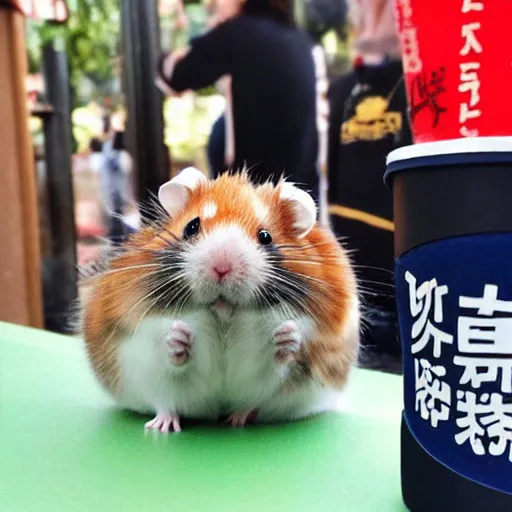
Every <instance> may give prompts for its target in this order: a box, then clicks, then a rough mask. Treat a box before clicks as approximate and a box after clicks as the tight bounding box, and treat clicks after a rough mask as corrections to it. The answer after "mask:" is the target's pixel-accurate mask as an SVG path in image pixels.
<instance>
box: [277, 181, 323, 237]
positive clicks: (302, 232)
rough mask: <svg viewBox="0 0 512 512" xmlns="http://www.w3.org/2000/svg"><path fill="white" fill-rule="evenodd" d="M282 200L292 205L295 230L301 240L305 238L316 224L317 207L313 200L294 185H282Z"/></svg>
mask: <svg viewBox="0 0 512 512" xmlns="http://www.w3.org/2000/svg"><path fill="white" fill-rule="evenodd" d="M280 189H281V191H280V198H281V199H282V200H285V201H289V202H290V203H291V204H292V208H293V214H294V222H293V225H292V228H293V230H294V231H295V232H296V234H297V236H298V237H299V238H302V237H305V236H306V235H307V234H308V233H309V232H310V231H311V229H313V226H314V225H315V223H316V205H315V201H314V200H313V198H312V197H311V196H310V195H309V194H308V193H307V192H305V191H304V190H301V189H300V188H297V187H296V186H295V185H293V184H292V183H286V182H284V183H282V184H281V187H280Z"/></svg>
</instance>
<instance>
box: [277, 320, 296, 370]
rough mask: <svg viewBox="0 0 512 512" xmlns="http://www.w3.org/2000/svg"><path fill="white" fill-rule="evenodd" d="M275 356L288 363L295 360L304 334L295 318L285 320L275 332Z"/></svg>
mask: <svg viewBox="0 0 512 512" xmlns="http://www.w3.org/2000/svg"><path fill="white" fill-rule="evenodd" d="M274 343H275V349H276V352H275V358H276V361H277V362H278V363H281V364H286V363H290V362H291V361H293V360H295V358H296V357H297V355H298V353H299V351H300V348H301V345H302V336H301V334H300V331H299V328H298V326H297V324H296V323H295V322H294V321H293V320H288V321H287V322H284V323H283V324H282V325H281V326H280V327H278V328H277V330H276V331H275V332H274Z"/></svg>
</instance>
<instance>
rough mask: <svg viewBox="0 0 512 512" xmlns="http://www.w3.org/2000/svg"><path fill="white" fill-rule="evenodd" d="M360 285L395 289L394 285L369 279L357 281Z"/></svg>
mask: <svg viewBox="0 0 512 512" xmlns="http://www.w3.org/2000/svg"><path fill="white" fill-rule="evenodd" d="M358 281H359V282H360V283H366V284H377V285H379V286H387V287H388V288H391V289H393V290H394V289H395V285H394V284H392V283H385V282H383V281H372V280H370V279H358Z"/></svg>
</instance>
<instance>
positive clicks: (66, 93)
mask: <svg viewBox="0 0 512 512" xmlns="http://www.w3.org/2000/svg"><path fill="white" fill-rule="evenodd" d="M43 70H44V78H45V85H46V91H47V97H48V101H49V103H51V105H52V106H53V114H51V115H50V116H48V117H47V118H46V119H45V123H44V138H45V159H46V180H47V182H46V187H47V194H48V208H49V212H48V214H49V222H50V226H51V233H52V251H51V253H52V254H51V258H50V260H51V261H46V262H45V268H44V276H43V284H44V295H45V297H44V300H45V323H46V327H47V328H49V329H52V330H58V331H62V330H65V327H66V324H67V316H68V313H69V308H70V306H71V305H72V303H73V301H74V300H75V299H76V297H77V271H76V234H75V215H74V201H73V182H72V167H71V153H72V143H71V140H72V134H71V98H70V89H69V71H68V60H67V56H66V54H65V53H64V52H63V51H56V50H55V48H54V46H53V45H52V44H49V45H47V46H45V47H44V49H43Z"/></svg>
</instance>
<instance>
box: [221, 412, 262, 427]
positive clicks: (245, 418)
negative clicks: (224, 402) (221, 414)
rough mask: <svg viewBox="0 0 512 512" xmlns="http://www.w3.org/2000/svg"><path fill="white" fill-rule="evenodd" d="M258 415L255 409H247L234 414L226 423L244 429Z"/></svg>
mask: <svg viewBox="0 0 512 512" xmlns="http://www.w3.org/2000/svg"><path fill="white" fill-rule="evenodd" d="M257 414H258V410H257V409H247V410H246V411H240V412H234V413H233V414H231V415H230V416H229V417H228V419H227V420H226V423H229V424H230V425H231V426H232V427H245V425H246V424H247V422H250V421H254V420H255V419H256V416H257Z"/></svg>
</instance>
